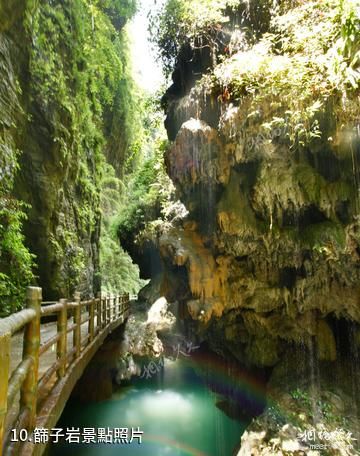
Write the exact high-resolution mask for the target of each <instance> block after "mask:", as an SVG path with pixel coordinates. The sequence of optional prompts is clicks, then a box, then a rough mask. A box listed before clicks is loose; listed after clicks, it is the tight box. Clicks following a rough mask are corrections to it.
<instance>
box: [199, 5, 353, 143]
mask: <svg viewBox="0 0 360 456" xmlns="http://www.w3.org/2000/svg"><path fill="white" fill-rule="evenodd" d="M359 30H360V29H359V18H358V16H357V15H356V13H355V6H354V3H353V2H351V1H349V0H344V1H343V2H340V3H339V2H338V1H337V0H323V1H319V2H299V5H298V6H297V7H295V8H293V9H289V10H288V11H287V12H286V13H284V14H280V10H279V11H278V14H275V15H274V16H273V18H272V23H271V33H267V34H265V35H264V36H263V37H262V39H261V40H260V41H259V42H258V43H257V44H255V45H254V46H252V47H251V48H250V49H249V51H243V52H238V53H236V54H235V55H234V56H233V57H231V58H229V59H227V60H225V61H224V63H223V64H222V65H219V66H218V67H217V68H216V69H215V71H214V74H213V75H212V76H207V77H205V78H204V81H203V84H204V85H205V87H207V90H208V91H212V92H213V94H214V95H217V97H218V100H220V101H226V102H229V101H235V102H236V103H240V102H241V101H242V100H244V99H245V98H246V99H247V103H246V106H247V108H248V120H247V121H248V124H249V125H254V124H260V126H261V129H262V133H264V134H266V133H267V132H269V131H270V130H271V131H272V130H274V128H279V127H282V126H283V125H286V127H287V128H286V137H287V139H288V143H289V144H290V145H291V146H292V147H294V148H301V147H303V146H305V145H307V144H309V143H311V142H314V141H316V140H318V139H319V138H320V137H322V134H323V131H322V129H321V123H322V122H323V120H324V119H323V113H324V112H325V111H326V108H327V106H328V103H329V102H330V100H334V99H340V98H343V100H344V94H347V95H348V96H349V97H350V96H351V95H350V93H349V92H350V91H351V90H354V89H356V88H357V87H358V84H359V80H360V79H359V76H360V73H359V71H358V68H359V42H360V41H359V39H360V31H359ZM340 111H341V110H340V109H339V112H337V115H338V117H339V120H340V118H341V117H344V112H342V113H341V112H340ZM343 111H344V110H343ZM258 133H259V132H258V129H257V134H258ZM329 140H331V138H329Z"/></svg>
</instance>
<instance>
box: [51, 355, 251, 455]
mask: <svg viewBox="0 0 360 456" xmlns="http://www.w3.org/2000/svg"><path fill="white" fill-rule="evenodd" d="M216 399H217V398H216V395H215V394H214V393H212V392H211V391H210V390H209V389H208V388H207V387H206V385H205V384H204V382H203V381H202V379H201V378H200V377H199V376H198V375H197V374H196V373H195V371H194V369H193V365H192V361H189V359H185V360H184V359H180V358H179V359H178V360H176V361H169V360H166V362H165V367H164V370H163V371H162V372H161V374H159V376H158V378H151V379H143V380H136V381H135V382H134V383H133V385H132V386H131V387H126V388H123V389H122V390H121V391H119V392H117V393H115V394H114V395H113V397H112V398H111V400H107V401H104V402H100V403H88V404H83V403H81V404H80V403H78V402H77V401H75V400H70V401H69V402H68V404H67V406H66V408H65V410H64V413H63V415H62V417H61V419H60V422H59V423H58V427H62V428H64V429H66V428H67V427H76V428H84V427H90V428H100V427H101V428H107V427H109V428H110V429H113V428H132V427H134V428H137V427H138V426H139V427H140V429H141V430H142V431H143V432H144V434H143V438H142V443H141V444H138V443H137V440H135V442H133V443H132V444H113V445H110V444H108V445H106V444H92V445H89V444H87V445H81V444H80V445H79V444H76V445H74V444H65V443H63V444H56V445H53V446H52V448H51V450H50V455H51V456H60V455H62V456H63V455H67V454H68V455H72V456H83V455H84V456H85V455H86V456H102V455H104V456H107V455H109V456H110V455H120V456H133V455H136V456H185V455H194V456H231V455H232V454H233V451H234V448H235V447H236V446H237V445H238V443H239V441H240V438H241V435H242V433H243V431H244V429H245V427H246V424H247V423H241V422H240V421H236V420H233V419H231V418H229V417H228V416H227V415H226V414H225V413H223V412H222V411H221V410H220V409H218V408H217V407H216Z"/></svg>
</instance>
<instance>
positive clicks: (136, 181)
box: [116, 138, 175, 240]
mask: <svg viewBox="0 0 360 456" xmlns="http://www.w3.org/2000/svg"><path fill="white" fill-rule="evenodd" d="M154 147H155V153H154V155H153V156H150V158H148V159H145V161H144V162H143V163H142V164H141V165H140V166H139V168H138V169H137V170H136V171H135V173H134V174H133V176H132V178H131V179H130V180H129V183H128V185H127V189H126V193H125V200H124V202H125V204H124V205H123V207H122V210H121V212H120V213H119V216H118V218H117V222H116V224H117V227H118V234H119V237H120V239H124V240H125V239H131V238H133V237H134V236H135V237H139V236H141V235H145V233H146V234H147V235H148V237H149V238H151V237H152V234H154V228H155V226H156V225H157V224H159V223H160V224H161V225H163V224H164V223H165V222H166V218H167V214H170V212H171V209H170V207H172V201H173V199H174V192H175V189H174V186H173V184H172V182H171V180H170V179H169V177H168V175H167V174H166V171H165V165H164V158H163V157H164V151H165V149H166V147H167V142H166V141H164V140H163V139H161V138H159V139H158V140H157V141H155V145H154ZM136 235H137V236H136Z"/></svg>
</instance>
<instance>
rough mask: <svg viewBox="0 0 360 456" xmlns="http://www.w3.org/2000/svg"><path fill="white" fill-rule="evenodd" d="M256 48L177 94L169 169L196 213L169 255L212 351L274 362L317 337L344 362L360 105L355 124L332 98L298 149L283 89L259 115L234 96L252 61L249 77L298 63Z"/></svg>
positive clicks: (353, 315)
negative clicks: (340, 324) (183, 277)
mask: <svg viewBox="0 0 360 456" xmlns="http://www.w3.org/2000/svg"><path fill="white" fill-rule="evenodd" d="M309 28H310V29H311V24H309ZM256 46H257V45H255V47H254V48H253V49H250V50H249V51H246V52H245V51H239V52H238V53H237V54H235V56H234V57H233V58H232V60H231V64H229V65H228V66H227V64H226V63H225V64H222V66H221V65H220V66H217V67H215V69H214V70H213V73H214V75H215V76H211V77H210V78H209V77H207V76H205V77H204V78H203V80H202V81H201V82H200V83H198V84H197V85H196V87H195V88H193V89H191V90H189V91H188V93H187V94H181V95H179V97H178V98H177V100H176V102H175V101H174V99H173V97H171V109H170V110H169V111H168V119H167V126H169V125H172V127H174V128H175V129H176V132H177V133H176V138H175V140H174V142H173V144H172V146H171V147H170V149H169V151H168V153H167V156H166V161H167V169H168V173H169V175H170V177H171V178H172V180H173V182H174V184H175V186H176V188H177V192H178V196H179V198H180V200H181V201H182V202H183V203H184V204H185V206H186V208H187V209H188V211H189V216H188V217H187V219H186V220H185V221H184V223H183V224H182V225H181V226H177V227H174V228H172V229H170V230H167V231H166V232H164V233H163V234H162V237H161V239H160V251H161V255H162V258H163V261H164V264H165V265H168V266H170V267H171V268H175V269H176V268H178V270H179V271H180V270H181V271H182V274H183V271H184V269H185V270H186V273H187V286H186V287H183V297H182V299H183V302H184V305H185V308H186V310H187V315H188V318H189V319H191V320H195V321H196V322H197V323H198V325H197V327H198V332H199V334H201V335H202V337H203V339H204V340H207V341H208V342H209V343H210V345H211V347H212V348H213V349H215V350H217V351H218V352H221V353H229V354H231V355H232V356H234V357H235V358H237V359H238V360H240V361H245V362H250V363H251V364H255V365H258V366H273V365H275V364H276V363H277V362H278V361H279V359H280V358H281V357H282V355H283V354H284V353H285V352H286V350H287V349H288V348H289V347H290V346H292V345H293V344H297V345H305V346H307V347H310V345H311V342H312V340H315V342H316V350H317V355H318V358H319V359H323V360H331V361H333V360H335V359H336V356H337V344H336V341H335V335H334V325H333V322H334V320H339V319H345V320H351V321H353V322H357V323H360V303H359V299H360V286H359V283H360V282H359V279H360V269H359V252H360V250H359V219H358V195H357V186H356V179H357V177H356V176H357V172H358V171H357V169H355V168H354V166H355V165H354V163H355V161H356V158H355V157H357V154H358V152H359V143H360V141H359V137H358V133H357V121H356V119H355V117H356V116H355V117H354V115H353V112H354V109H355V110H356V107H355V105H354V104H353V102H352V101H351V100H350V101H346V103H345V105H344V106H343V112H345V117H346V112H347V113H348V116H347V120H346V124H345V123H344V115H343V114H342V115H339V114H338V103H339V98H338V95H337V94H336V93H335V94H333V95H331V96H327V97H326V99H324V100H323V101H322V102H323V105H321V104H320V106H321V109H318V113H317V114H316V116H315V117H313V120H312V121H313V122H314V121H315V120H316V122H318V124H319V125H320V126H321V134H318V135H317V134H315V133H314V135H313V137H312V139H311V140H309V141H308V142H306V143H304V144H300V145H299V144H298V145H297V147H294V146H293V145H292V144H291V141H290V139H289V138H290V137H291V135H290V133H289V129H290V128H292V126H291V125H287V124H286V109H290V107H291V106H292V105H291V101H289V100H288V99H287V98H281V97H285V94H284V93H283V94H282V93H281V91H280V92H277V90H278V89H277V88H276V87H275V88H274V93H275V92H276V93H278V96H279V97H280V99H281V100H280V102H278V103H276V100H274V97H273V95H271V96H269V95H268V94H267V93H266V94H264V96H263V98H262V99H261V97H260V95H259V97H260V98H259V100H260V101H258V103H257V105H256V111H254V103H253V99H254V98H253V94H252V93H247V92H246V89H242V90H243V94H242V95H241V94H240V95H239V93H238V92H236V94H237V97H235V96H233V95H232V94H231V90H232V88H233V86H234V85H235V83H236V81H237V79H236V78H240V76H239V74H242V72H243V73H244V74H246V65H249V67H248V68H249V70H248V71H249V73H250V75H248V76H247V77H249V78H250V77H251V75H252V74H253V73H254V71H255V70H254V67H256V66H257V65H258V66H259V68H263V67H266V65H275V66H276V68H280V69H282V68H283V67H284V66H285V67H286V68H287V66H289V65H291V64H293V63H294V62H292V60H291V59H292V57H289V56H288V55H287V56H271V57H270V58H271V59H275V62H274V60H272V61H271V64H270V63H269V60H266V61H265V57H264V52H265V51H264V50H261V49H260V50H258V48H257V47H256ZM257 52H259V57H258V60H256V53H257ZM266 58H267V57H266ZM294 58H295V57H294ZM296 58H298V57H296ZM252 59H253V60H252ZM180 64H181V61H180V62H179V63H178V65H180ZM244 65H245V67H244ZM261 65H263V66H262V67H261ZM234 67H235V70H234ZM256 68H257V67H256ZM271 68H275V67H271ZM256 71H260V70H258V68H257V70H256ZM269 71H273V70H272V69H270V70H269ZM279 71H280V70H279ZM252 72H253V73H252ZM219 75H220V76H219ZM214 77H215V78H216V77H218V79H219V80H222V86H221V87H219V85H218V84H217V83H214V82H213V79H214ZM253 77H255V76H253ZM209 81H210V82H209ZM224 81H225V82H224ZM244 84H245V83H244ZM269 84H270V83H269ZM274 84H275V82H274ZM233 90H234V89H233ZM259 90H261V89H259ZM314 90H315V89H314ZM256 93H257V92H256ZM319 103H320V102H319ZM309 109H310V108H309ZM280 115H281V116H283V117H282V118H283V119H285V123H284V124H282V126H281V128H280V126H279V125H278V124H277V123H276V122H275V121H274V118H276V116H278V117H277V118H279V117H280ZM179 119H181V121H182V124H181V126H179ZM269 119H272V122H273V123H272V124H271V125H270V127H269V125H268V124H267V123H266V122H267V121H269ZM267 127H268V131H267V133H264V131H265V130H264V128H267ZM173 133H174V132H173V129H170V132H169V134H170V137H171V136H173ZM354 160H355V161H354Z"/></svg>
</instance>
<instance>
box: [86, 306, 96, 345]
mask: <svg viewBox="0 0 360 456" xmlns="http://www.w3.org/2000/svg"><path fill="white" fill-rule="evenodd" d="M89 317H90V320H89V328H88V329H89V336H90V337H89V340H90V342H92V341H93V340H94V332H95V299H93V300H91V304H90V306H89Z"/></svg>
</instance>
